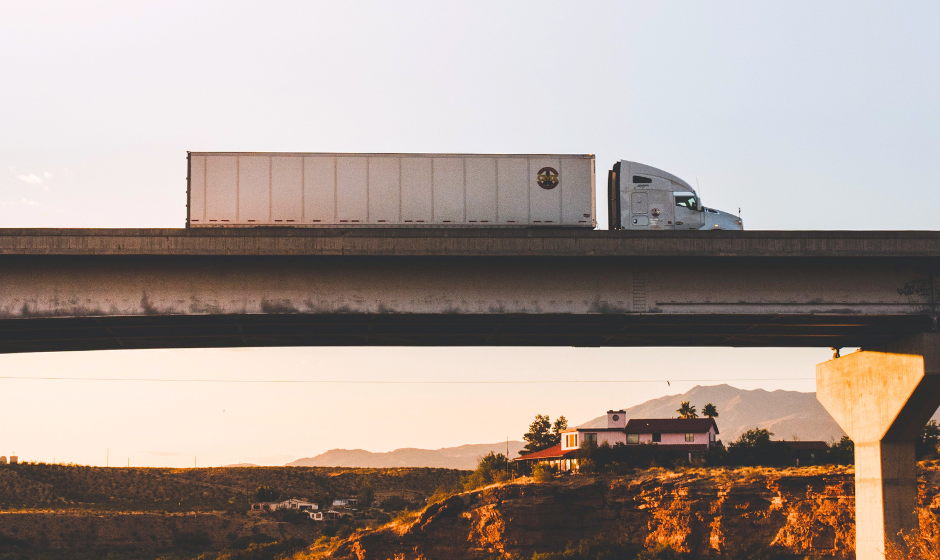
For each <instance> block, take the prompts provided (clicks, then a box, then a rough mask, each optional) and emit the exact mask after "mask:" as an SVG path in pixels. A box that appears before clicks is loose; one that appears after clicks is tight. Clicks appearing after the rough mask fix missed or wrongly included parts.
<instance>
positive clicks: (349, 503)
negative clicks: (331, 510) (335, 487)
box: [333, 498, 359, 507]
mask: <svg viewBox="0 0 940 560" xmlns="http://www.w3.org/2000/svg"><path fill="white" fill-rule="evenodd" d="M357 505H359V499H358V498H337V499H335V500H333V507H356V506H357Z"/></svg>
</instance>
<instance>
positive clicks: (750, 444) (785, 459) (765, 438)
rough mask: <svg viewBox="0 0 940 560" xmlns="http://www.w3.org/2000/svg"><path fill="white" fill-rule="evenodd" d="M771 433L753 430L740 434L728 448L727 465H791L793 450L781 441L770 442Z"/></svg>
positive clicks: (759, 429) (763, 430) (760, 429)
mask: <svg viewBox="0 0 940 560" xmlns="http://www.w3.org/2000/svg"><path fill="white" fill-rule="evenodd" d="M772 435H774V434H773V432H770V431H768V430H765V429H763V428H755V429H753V430H748V431H746V432H744V433H743V434H741V437H739V438H738V439H737V440H736V441H735V442H734V443H732V444H731V445H729V446H728V459H727V460H728V464H729V465H742V466H747V467H754V466H780V465H789V464H792V463H793V450H792V449H791V448H790V446H788V445H787V444H786V442H783V441H771V440H770V436H772Z"/></svg>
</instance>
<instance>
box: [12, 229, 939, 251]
mask: <svg viewBox="0 0 940 560" xmlns="http://www.w3.org/2000/svg"><path fill="white" fill-rule="evenodd" d="M0 255H173V256H182V255H228V256H234V255H265V256H273V255H281V256H297V255H318V256H323V255H359V256H408V255H417V256H445V255H449V256H467V257H483V256H508V257H514V256H542V257H546V256H552V257H559V256H570V257H590V256H610V257H655V256H661V257H671V258H672V257H691V256H698V257H784V256H787V257H824V258H833V257H840V258H845V257H927V258H940V232H937V231H605V230H570V229H495V228H465V229H459V228H413V229H405V228H372V229H367V228H346V229H341V228H275V227H260V228H217V229H208V228H202V229H38V228H37V229H0Z"/></svg>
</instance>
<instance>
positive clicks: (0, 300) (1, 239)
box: [0, 228, 940, 560]
mask: <svg viewBox="0 0 940 560" xmlns="http://www.w3.org/2000/svg"><path fill="white" fill-rule="evenodd" d="M938 294H940V232H761V231H752V232H618V231H570V230H466V229H447V230H440V229H426V230H425V229H422V230H396V229H384V230H381V229H357V230H351V229H349V230H331V229H261V228H259V229H226V230H207V229H201V230H0V353H9V352H48V351H57V350H93V349H117V348H182V347H221V346H302V345H409V346H411V345H413V346H421V345H584V346H836V347H843V346H862V347H864V348H865V349H864V350H863V351H861V352H856V353H852V354H849V355H847V356H844V357H840V358H836V359H833V360H831V361H828V362H825V363H823V364H820V365H819V366H818V367H817V388H818V395H819V398H820V401H821V402H822V403H823V404H824V405H825V406H826V408H827V409H828V410H829V411H830V412H831V413H832V414H833V416H834V417H835V418H836V420H837V421H838V422H839V423H840V425H842V427H843V428H844V429H845V430H846V431H847V432H848V433H849V434H850V435H851V436H852V438H853V439H854V440H855V442H856V504H857V507H856V518H857V539H856V541H857V545H856V546H857V558H858V559H859V560H873V559H883V558H884V550H885V546H886V542H887V541H888V540H894V539H895V538H896V536H897V534H898V531H900V530H909V529H912V528H916V527H917V517H916V515H915V514H914V508H915V506H916V503H917V477H916V469H915V461H914V441H915V439H916V437H917V435H918V433H919V432H920V430H922V429H923V426H924V424H925V423H926V421H927V419H928V418H929V417H930V416H931V415H932V414H933V412H934V411H936V410H937V407H938V406H940V332H938V325H937V318H938V311H940V309H938V301H937V299H938Z"/></svg>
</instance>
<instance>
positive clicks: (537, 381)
mask: <svg viewBox="0 0 940 560" xmlns="http://www.w3.org/2000/svg"><path fill="white" fill-rule="evenodd" d="M0 379H16V380H28V381H123V382H148V383H316V384H336V385H550V384H578V383H591V384H603V383H671V382H673V381H675V382H677V383H714V382H719V381H808V380H814V381H815V379H816V378H815V377H740V378H729V377H724V378H713V379H668V380H667V379H527V380H479V379H473V380H453V381H441V380H428V381H421V380H397V379H376V380H355V379H160V378H156V377H31V376H25V375H0Z"/></svg>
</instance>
